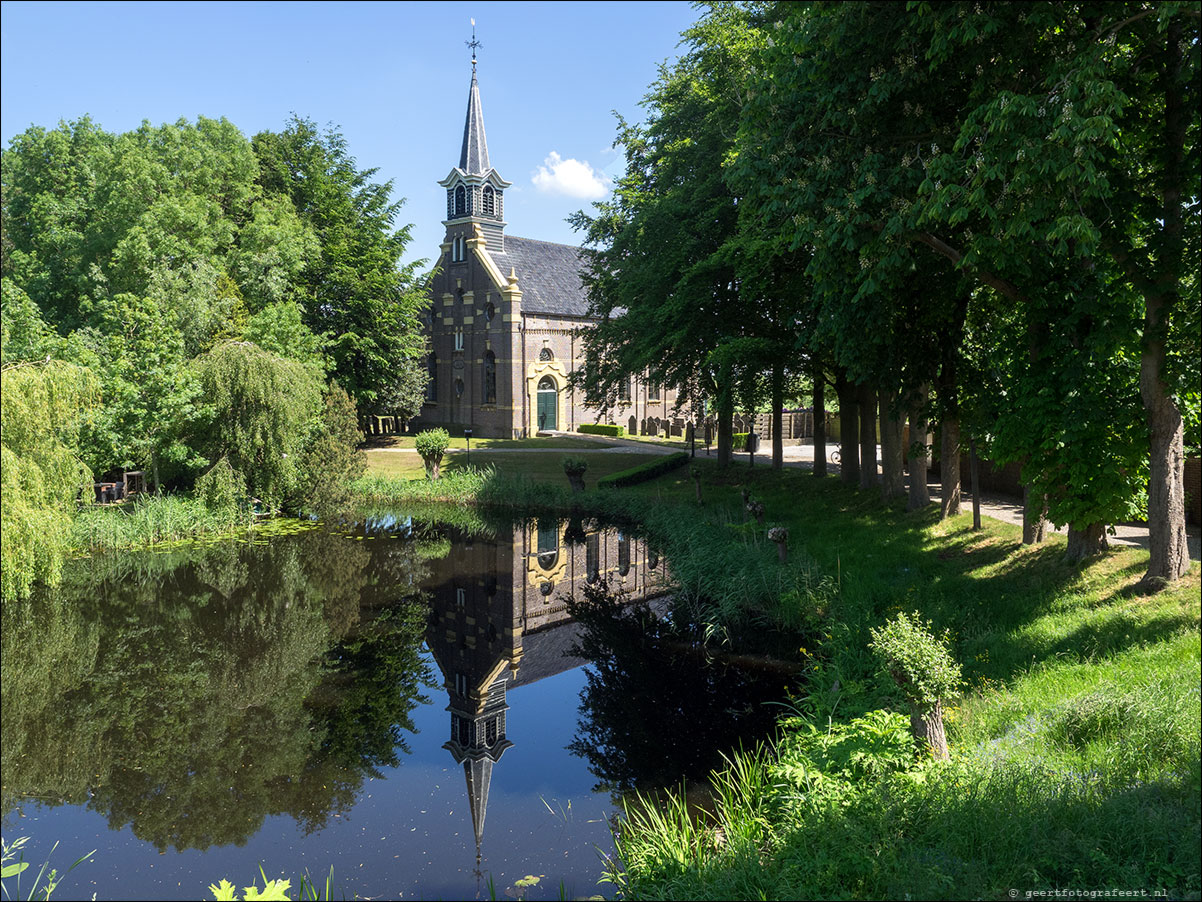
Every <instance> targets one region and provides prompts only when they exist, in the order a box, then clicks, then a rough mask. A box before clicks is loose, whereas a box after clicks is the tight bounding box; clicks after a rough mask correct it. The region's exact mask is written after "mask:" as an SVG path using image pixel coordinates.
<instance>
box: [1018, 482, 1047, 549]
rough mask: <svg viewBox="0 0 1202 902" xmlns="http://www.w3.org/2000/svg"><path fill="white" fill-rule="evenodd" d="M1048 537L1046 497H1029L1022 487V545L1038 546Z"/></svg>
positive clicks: (1028, 490)
mask: <svg viewBox="0 0 1202 902" xmlns="http://www.w3.org/2000/svg"><path fill="white" fill-rule="evenodd" d="M1047 537H1048V496H1047V495H1040V496H1039V497H1038V498H1032V497H1031V489H1030V488H1029V487H1027V486H1023V544H1024V545H1038V544H1039V543H1040V542H1042V541H1043V540H1044V539H1046V538H1047Z"/></svg>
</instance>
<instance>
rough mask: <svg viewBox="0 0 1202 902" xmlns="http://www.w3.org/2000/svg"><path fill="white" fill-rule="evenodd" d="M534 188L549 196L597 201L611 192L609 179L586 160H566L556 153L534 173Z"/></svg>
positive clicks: (551, 154) (552, 153)
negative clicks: (559, 195)
mask: <svg viewBox="0 0 1202 902" xmlns="http://www.w3.org/2000/svg"><path fill="white" fill-rule="evenodd" d="M533 182H534V187H535V188H537V189H538V190H539V191H545V192H547V193H548V194H566V195H567V196H568V197H579V198H583V199H585V200H595V199H596V198H599V197H604V196H605V195H606V194H607V193H608V192H609V177H608V176H607V175H605V173H603V172H600V171H598V170H596V169H593V167H592V166H590V165H589V164H588V162H587V161H584V160H575V159H572V158H570V157H569V158H568V159H566V160H565V159H564V158H563V157H561V156H560V155H559V154H558V153H556V152H555V151H551V153H550V155H549V156H548V157H547V158H546V159H545V160H543V165H541V166H539V167H538V171H537V172H535V173H534V178H533Z"/></svg>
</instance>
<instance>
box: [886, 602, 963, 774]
mask: <svg viewBox="0 0 1202 902" xmlns="http://www.w3.org/2000/svg"><path fill="white" fill-rule="evenodd" d="M947 642H948V637H947V633H946V631H945V632H944V634H943V636H942V637H940V638H936V637H935V636H934V635H932V633H931V624H930V622H929V621H923V620H922V619H921V618H920V617H919V616H918V613H917V612H915V613H914V614H913V615H909V614H906V612H905V611H902V612H901V613H900V614H898V615H897V616H896V617H895V618H894V619H892V620H890V621H889V622H888V623H886V624H885V625H884V626H883V627H881V628H880V629H874V630H872V642H871V643H869V647H870V648H871V649H872V650H873V651H874V652H876V654H877V656H878V657H879V658H881V660H882V662H883V663H884V665H885V669H886V670H888V671H889V673H890V675H891V676H892V677H893V680H894V682H896V683H897V685H898V687H899V688H900V689H901V691H902V694H903V695H904V696H905V697H906V700H907V701H908V702H909V703H910V728H911V730H912V731H913V733H914V736H915V738H917V739H918V740H920V741H922V742H925V743H926V744H928V745H929V746H930V748H931V750H932V752H933V754H934V755H935V757H937V758H947V756H948V753H947V738H946V736H945V735H944V730H943V699H945V698H948V697H949V696H951V695H953V694H954V693H955V692H956V691H957V690H958V689H959V688H960V685H961V679H960V665H959V664H957V663H956V662H955V661H954V660H953V659H952V656H951V653H950V652H949V651H948V649H947Z"/></svg>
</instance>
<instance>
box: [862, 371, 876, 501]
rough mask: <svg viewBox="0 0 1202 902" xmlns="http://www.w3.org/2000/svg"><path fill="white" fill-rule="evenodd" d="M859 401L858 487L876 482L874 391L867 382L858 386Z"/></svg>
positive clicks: (864, 487)
mask: <svg viewBox="0 0 1202 902" xmlns="http://www.w3.org/2000/svg"><path fill="white" fill-rule="evenodd" d="M858 394H859V401H860V488H862V489H871V488H872V487H873V486H875V485H876V484H877V481H878V479H877V472H876V391H875V390H873V388H872V386H871V385H869V384H868V383H864V384H862V385H860V386H858Z"/></svg>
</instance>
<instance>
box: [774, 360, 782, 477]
mask: <svg viewBox="0 0 1202 902" xmlns="http://www.w3.org/2000/svg"><path fill="white" fill-rule="evenodd" d="M784 408H785V367H784V365H783V364H780V363H778V364H776V366H774V367H773V368H772V469H774V470H783V469H784V468H785V437H784V436H783V435H781V426H782V420H783V419H784V417H783V413H782V412H783V411H784Z"/></svg>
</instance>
